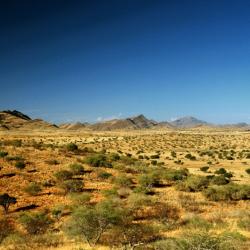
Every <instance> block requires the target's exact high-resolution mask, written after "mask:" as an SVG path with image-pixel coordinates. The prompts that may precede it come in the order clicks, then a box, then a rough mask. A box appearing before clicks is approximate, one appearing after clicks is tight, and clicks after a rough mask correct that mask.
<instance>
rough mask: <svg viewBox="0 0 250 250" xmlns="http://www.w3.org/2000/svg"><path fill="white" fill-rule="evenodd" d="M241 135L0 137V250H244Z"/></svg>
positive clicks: (245, 174)
mask: <svg viewBox="0 0 250 250" xmlns="http://www.w3.org/2000/svg"><path fill="white" fill-rule="evenodd" d="M249 180H250V133H248V132H235V131H227V132H211V131H210V132H205V131H204V132H202V131H199V132H193V131H176V132H166V131H134V132H132V131H131V132H99V133H97V132H95V133H94V132H93V133H90V132H81V133H77V132H74V133H73V132H71V133H70V132H68V133H66V132H65V133H42V132H41V133H32V132H31V133H21V132H20V133H15V132H12V133H11V132H3V133H2V134H0V195H1V196H0V205H1V208H2V209H1V211H0V249H72V250H73V249H74V250H83V249H152V250H168V249H170V250H175V249H177V250H189V249H191V250H196V249H197V250H198V249H204V250H205V249H206V250H210V249H211V250H227V249H231V250H238V249H243V250H247V249H250V211H249V205H250V202H249V200H250V184H249Z"/></svg>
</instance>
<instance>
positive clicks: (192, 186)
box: [176, 175, 209, 192]
mask: <svg viewBox="0 0 250 250" xmlns="http://www.w3.org/2000/svg"><path fill="white" fill-rule="evenodd" d="M208 185H209V179H208V178H206V177H205V176H198V175H192V176H189V177H188V178H187V179H185V180H184V181H182V182H179V183H178V184H177V186H176V188H177V189H178V190H180V191H185V192H199V191H202V190H204V189H205V188H207V187H208Z"/></svg>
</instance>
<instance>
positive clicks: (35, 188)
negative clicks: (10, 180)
mask: <svg viewBox="0 0 250 250" xmlns="http://www.w3.org/2000/svg"><path fill="white" fill-rule="evenodd" d="M24 191H25V192H26V193H27V194H29V195H33V196H35V195H38V193H40V192H41V191H42V188H41V186H40V185H39V184H38V183H36V182H31V183H29V184H28V185H27V187H25V188H24Z"/></svg>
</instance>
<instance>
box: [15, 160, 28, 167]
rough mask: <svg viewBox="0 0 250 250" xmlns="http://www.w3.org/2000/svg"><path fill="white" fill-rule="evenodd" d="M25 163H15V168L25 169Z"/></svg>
mask: <svg viewBox="0 0 250 250" xmlns="http://www.w3.org/2000/svg"><path fill="white" fill-rule="evenodd" d="M25 165H26V164H25V162H24V161H17V162H16V163H15V167H16V168H18V169H24V168H25Z"/></svg>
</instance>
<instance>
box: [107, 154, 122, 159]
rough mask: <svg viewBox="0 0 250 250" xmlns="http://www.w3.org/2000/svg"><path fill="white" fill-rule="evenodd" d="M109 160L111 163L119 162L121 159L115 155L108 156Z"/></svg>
mask: <svg viewBox="0 0 250 250" xmlns="http://www.w3.org/2000/svg"><path fill="white" fill-rule="evenodd" d="M109 158H110V160H111V161H119V160H120V159H121V157H120V155H119V154H117V153H112V154H110V156H109Z"/></svg>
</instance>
